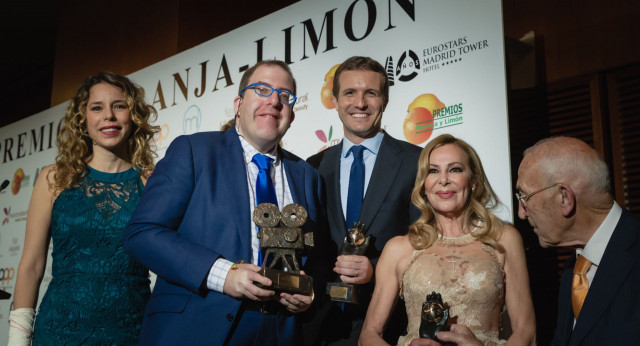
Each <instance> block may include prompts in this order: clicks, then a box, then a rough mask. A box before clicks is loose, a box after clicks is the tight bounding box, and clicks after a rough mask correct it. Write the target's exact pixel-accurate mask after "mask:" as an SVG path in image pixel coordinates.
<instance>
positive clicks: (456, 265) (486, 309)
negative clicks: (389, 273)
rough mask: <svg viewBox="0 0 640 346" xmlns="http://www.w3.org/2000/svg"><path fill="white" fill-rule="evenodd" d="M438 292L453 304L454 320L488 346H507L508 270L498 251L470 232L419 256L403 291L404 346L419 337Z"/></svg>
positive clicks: (413, 259)
mask: <svg viewBox="0 0 640 346" xmlns="http://www.w3.org/2000/svg"><path fill="white" fill-rule="evenodd" d="M433 291H435V292H438V293H440V294H441V295H442V301H443V302H444V303H445V304H448V305H449V306H450V310H449V315H450V317H449V319H450V321H451V320H452V317H457V322H456V323H457V324H464V325H466V326H468V327H469V328H470V329H471V330H472V331H473V332H474V334H475V336H476V337H477V338H478V339H479V340H480V341H481V342H482V343H483V344H484V345H502V344H504V343H505V340H500V339H499V338H498V331H499V328H500V314H501V312H502V307H503V305H504V271H503V268H502V265H501V264H500V262H499V261H498V259H497V258H496V256H495V253H494V251H493V248H491V247H490V246H487V245H484V244H482V243H481V242H478V241H476V240H475V238H474V237H473V236H472V235H471V234H467V235H465V236H462V237H459V238H446V237H441V238H440V239H438V240H437V241H436V242H435V243H434V244H433V245H432V246H431V247H429V248H427V249H423V250H415V251H414V252H413V254H412V255H411V260H410V261H409V264H408V265H407V269H406V270H405V272H404V275H403V277H402V283H401V287H400V295H401V297H402V298H403V299H404V301H405V305H406V308H407V316H408V320H409V323H408V327H407V335H405V336H401V337H400V339H399V340H398V345H408V344H409V343H410V342H411V340H413V339H415V338H418V337H419V328H420V321H421V317H420V312H421V309H422V303H424V301H425V300H426V297H427V294H430V293H431V292H433Z"/></svg>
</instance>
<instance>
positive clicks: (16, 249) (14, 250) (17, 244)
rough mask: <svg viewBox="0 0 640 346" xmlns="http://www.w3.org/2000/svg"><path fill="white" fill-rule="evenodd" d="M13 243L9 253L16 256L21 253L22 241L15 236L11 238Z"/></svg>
mask: <svg viewBox="0 0 640 346" xmlns="http://www.w3.org/2000/svg"><path fill="white" fill-rule="evenodd" d="M11 243H12V244H11V245H10V246H9V255H10V256H11V257H15V256H17V255H19V254H20V241H19V239H18V238H16V237H13V238H12V239H11Z"/></svg>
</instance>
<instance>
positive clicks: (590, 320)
mask: <svg viewBox="0 0 640 346" xmlns="http://www.w3.org/2000/svg"><path fill="white" fill-rule="evenodd" d="M626 213H627V212H626V211H625V210H623V212H622V216H621V217H620V220H619V221H618V224H617V225H616V228H615V230H614V231H613V234H612V235H611V239H610V240H609V244H607V248H606V249H605V251H604V256H602V260H601V261H600V266H599V267H598V271H596V276H595V277H594V278H593V283H592V284H591V286H590V287H589V292H588V293H587V297H586V299H585V301H584V305H583V307H582V311H580V317H579V318H578V320H577V322H576V326H575V328H574V330H573V335H572V336H571V344H576V345H577V344H579V343H580V342H581V341H582V339H583V338H584V337H585V336H586V335H587V334H588V333H589V332H590V331H591V329H592V328H593V326H594V325H595V324H596V323H597V322H598V319H600V318H601V317H602V315H603V314H604V311H605V310H606V309H607V307H608V306H609V304H610V302H611V301H612V300H613V299H614V297H615V296H616V294H617V289H618V288H619V287H620V286H621V285H622V283H623V282H624V280H625V279H626V278H627V276H628V274H629V271H630V270H631V269H632V267H633V266H634V265H635V264H636V263H634V257H635V256H634V255H633V254H634V253H635V252H636V251H639V250H638V248H637V241H638V239H637V235H636V233H635V232H634V231H633V228H632V227H631V225H630V224H629V220H630V218H629V217H628V216H627V215H626Z"/></svg>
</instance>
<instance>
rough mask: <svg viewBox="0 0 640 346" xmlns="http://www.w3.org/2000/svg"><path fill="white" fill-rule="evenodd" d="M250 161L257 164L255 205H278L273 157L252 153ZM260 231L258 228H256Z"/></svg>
mask: <svg viewBox="0 0 640 346" xmlns="http://www.w3.org/2000/svg"><path fill="white" fill-rule="evenodd" d="M251 162H253V163H255V164H256V166H258V177H257V179H256V205H258V204H261V203H273V204H275V205H276V206H277V205H278V199H277V198H276V189H275V188H274V187H273V182H272V181H271V163H272V162H273V159H272V158H270V157H268V156H266V155H262V154H255V155H253V159H251ZM258 232H260V230H258ZM258 266H262V252H261V251H258Z"/></svg>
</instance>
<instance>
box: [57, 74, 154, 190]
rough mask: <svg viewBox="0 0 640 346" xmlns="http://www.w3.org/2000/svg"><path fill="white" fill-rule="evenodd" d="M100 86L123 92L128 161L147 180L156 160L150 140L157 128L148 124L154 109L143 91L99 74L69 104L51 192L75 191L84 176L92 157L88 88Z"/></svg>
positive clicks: (123, 79)
mask: <svg viewBox="0 0 640 346" xmlns="http://www.w3.org/2000/svg"><path fill="white" fill-rule="evenodd" d="M99 83H107V84H110V85H113V86H115V87H117V88H119V89H120V90H122V91H123V93H124V95H125V99H126V102H127V105H128V106H129V110H130V117H131V122H132V123H133V126H132V131H131V135H130V137H129V139H128V144H127V156H128V161H129V162H130V163H131V164H132V165H133V167H134V168H135V169H136V170H137V171H138V172H139V173H140V175H141V176H143V177H144V178H148V177H149V175H151V172H152V171H153V168H154V167H155V164H154V162H153V161H154V158H155V157H156V154H155V151H154V148H153V142H152V139H153V136H154V135H155V133H157V132H158V131H159V127H158V126H152V125H151V124H150V123H151V122H152V121H155V119H156V118H157V116H158V113H157V112H156V110H155V108H154V107H153V106H151V105H149V104H147V103H146V102H145V100H144V89H143V88H142V87H140V86H138V85H136V84H134V83H133V82H131V80H129V78H127V77H124V76H121V75H118V74H115V73H112V72H100V73H98V74H96V75H95V76H90V77H88V78H87V79H85V80H84V82H83V83H82V86H80V88H79V89H78V91H77V92H76V95H75V96H74V97H73V99H72V100H71V104H70V105H69V107H68V108H67V111H66V113H65V115H64V119H63V123H62V126H61V128H60V132H59V133H58V138H57V142H58V154H57V155H56V163H55V170H54V171H55V173H54V176H53V186H52V187H53V188H55V189H56V190H63V189H69V188H73V187H75V186H76V185H77V184H78V182H79V180H80V178H82V177H83V176H85V175H86V174H87V162H88V161H89V160H90V159H91V157H92V155H93V145H92V140H91V138H90V137H89V133H88V130H87V116H86V114H87V102H88V100H89V92H90V90H91V88H92V87H93V86H94V85H96V84H99Z"/></svg>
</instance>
